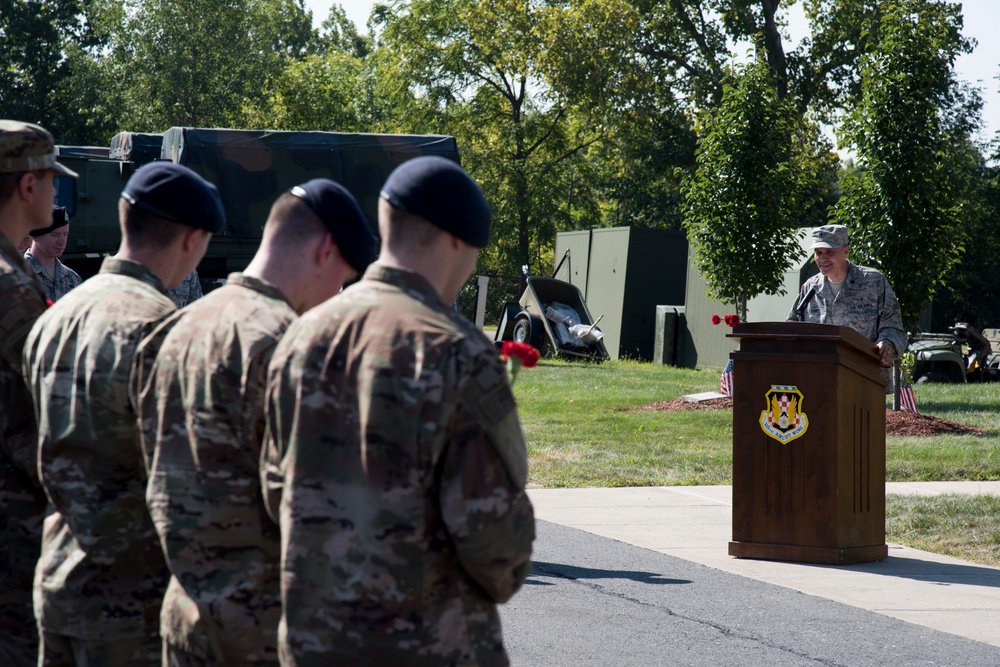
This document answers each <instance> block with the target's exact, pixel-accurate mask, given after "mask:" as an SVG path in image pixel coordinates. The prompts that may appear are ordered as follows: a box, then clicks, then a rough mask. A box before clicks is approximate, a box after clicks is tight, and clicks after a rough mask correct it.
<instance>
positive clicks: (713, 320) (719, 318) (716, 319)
mask: <svg viewBox="0 0 1000 667" xmlns="http://www.w3.org/2000/svg"><path fill="white" fill-rule="evenodd" d="M726 317H729V316H728V315H726ZM721 321H722V318H721V317H719V316H718V315H712V324H718V323H719V322H721Z"/></svg>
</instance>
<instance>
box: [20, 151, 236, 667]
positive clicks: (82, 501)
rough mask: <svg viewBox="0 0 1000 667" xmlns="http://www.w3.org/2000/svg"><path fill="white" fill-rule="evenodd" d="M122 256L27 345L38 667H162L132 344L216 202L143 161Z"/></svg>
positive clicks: (130, 194)
mask: <svg viewBox="0 0 1000 667" xmlns="http://www.w3.org/2000/svg"><path fill="white" fill-rule="evenodd" d="M119 213H120V219H121V227H122V244H121V249H120V250H119V252H118V254H117V255H116V256H115V257H109V258H107V259H106V260H105V261H104V264H103V265H102V266H101V271H100V273H99V274H98V275H96V276H94V277H93V278H91V279H90V280H87V281H86V282H84V283H83V284H82V285H81V286H80V287H78V288H76V289H75V290H73V291H72V292H70V293H69V294H67V295H66V296H65V297H64V298H62V299H60V300H59V301H57V302H56V303H55V304H54V305H53V306H52V307H51V308H49V309H48V310H47V311H46V312H45V314H43V315H42V316H41V317H40V318H39V319H38V322H37V323H36V324H35V326H34V328H33V329H32V330H31V333H30V334H29V336H28V340H27V342H26V344H25V359H24V362H25V375H26V380H27V383H28V386H29V389H30V390H31V393H32V398H33V400H34V404H35V410H36V412H37V414H38V416H39V419H38V435H39V438H38V440H39V445H38V447H39V452H38V459H39V472H40V474H41V478H42V484H43V485H44V486H45V491H46V494H47V496H48V498H49V502H50V505H49V508H48V511H47V515H46V518H45V525H44V529H43V538H42V555H41V558H40V559H39V561H38V566H37V568H36V571H35V591H34V602H35V617H36V618H37V620H38V625H39V634H40V644H41V647H40V652H39V662H38V664H39V665H40V666H48V665H52V666H62V665H101V666H112V665H157V666H158V665H159V664H160V661H161V646H160V639H159V613H160V603H161V600H162V597H163V591H164V589H165V587H166V584H167V569H166V565H165V562H164V558H163V552H162V550H161V548H160V543H159V540H158V539H157V537H156V532H155V530H154V529H153V524H152V521H151V520H150V518H149V513H148V511H147V510H146V503H145V491H146V475H145V469H144V465H143V460H142V454H141V450H140V447H139V429H138V426H137V423H136V414H135V411H134V407H133V402H132V400H131V399H132V396H130V393H129V376H130V374H131V372H132V364H133V357H134V352H135V349H136V346H137V345H138V343H139V341H140V340H141V339H142V337H143V335H144V334H146V333H148V331H149V330H150V329H151V328H152V327H153V326H155V325H156V324H158V323H159V322H160V321H161V320H162V319H163V318H164V317H166V316H167V315H169V314H170V313H171V312H173V311H174V304H173V303H172V302H171V301H170V299H169V298H168V297H167V288H168V287H170V286H173V285H177V284H179V283H180V281H181V280H182V279H183V278H184V276H186V275H187V274H188V273H190V272H191V269H192V268H194V267H195V266H196V265H197V264H198V262H199V261H200V260H201V258H202V256H203V255H204V253H205V250H206V248H207V247H208V242H209V239H210V238H211V236H212V234H213V233H216V232H218V231H220V230H221V229H222V228H223V226H224V224H225V217H224V214H223V212H222V203H221V201H220V199H219V195H218V192H217V190H216V189H215V187H214V186H213V185H211V184H210V183H208V182H206V181H205V180H204V179H202V178H201V177H200V176H198V175H197V174H195V173H194V172H193V171H191V170H189V169H187V168H186V167H181V166H178V165H175V164H173V163H169V162H154V163H152V164H150V165H147V166H145V167H142V168H141V169H139V170H138V171H137V172H136V173H135V174H133V176H132V178H131V179H129V182H128V183H127V184H126V186H125V189H124V190H123V191H122V195H121V201H120V202H119Z"/></svg>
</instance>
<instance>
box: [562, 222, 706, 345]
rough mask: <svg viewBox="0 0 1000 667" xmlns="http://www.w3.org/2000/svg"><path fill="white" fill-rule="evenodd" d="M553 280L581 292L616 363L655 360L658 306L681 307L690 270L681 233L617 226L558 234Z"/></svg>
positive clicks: (685, 244)
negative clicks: (679, 305) (564, 282)
mask: <svg viewBox="0 0 1000 667" xmlns="http://www.w3.org/2000/svg"><path fill="white" fill-rule="evenodd" d="M555 257H556V272H555V275H554V277H555V278H558V279H559V280H564V281H566V282H569V283H572V284H573V285H575V286H576V287H577V288H579V290H580V292H581V293H582V294H583V299H584V301H585V302H586V304H587V310H588V311H590V315H591V317H593V318H594V319H597V318H599V317H600V318H602V319H601V321H600V324H598V327H599V328H600V329H601V331H602V332H604V344H605V347H607V350H608V354H609V355H610V356H611V358H612V359H619V358H629V359H639V360H643V361H650V360H652V358H653V348H654V337H655V336H654V334H655V330H656V306H657V305H660V304H664V303H683V302H684V293H685V281H686V276H687V272H688V268H687V267H688V251H687V239H686V238H685V237H684V234H683V233H681V232H673V231H666V230H662V229H642V228H638V227H613V228H610V229H591V230H585V231H578V232H562V233H559V234H557V235H556V255H555Z"/></svg>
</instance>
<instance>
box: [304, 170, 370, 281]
mask: <svg viewBox="0 0 1000 667" xmlns="http://www.w3.org/2000/svg"><path fill="white" fill-rule="evenodd" d="M288 192H289V193H291V194H292V195H295V196H296V197H298V198H299V199H301V200H302V201H303V202H305V203H306V205H307V206H308V207H309V208H311V209H312V211H313V213H315V214H316V215H317V217H319V219H320V220H322V221H323V224H324V225H325V226H326V228H327V229H328V230H329V231H330V234H332V235H333V240H334V241H336V242H337V247H338V248H339V249H340V254H341V255H343V256H344V259H345V260H346V261H347V263H348V264H350V265H351V268H353V269H354V270H355V271H357V272H358V273H364V270H365V269H367V268H368V265H369V264H371V263H372V262H374V261H375V252H376V246H377V245H378V239H376V238H375V234H374V233H373V232H372V230H371V227H370V226H369V225H368V219H367V218H365V214H364V213H363V212H362V211H361V207H360V206H359V205H358V202H357V200H356V199H355V198H354V195H352V194H351V193H350V192H348V191H347V188H345V187H344V186H343V185H341V184H340V183H335V182H333V181H331V180H330V179H328V178H314V179H313V180H311V181H308V182H306V183H303V184H302V185H296V186H295V187H293V188H292V189H291V190H289V191H288Z"/></svg>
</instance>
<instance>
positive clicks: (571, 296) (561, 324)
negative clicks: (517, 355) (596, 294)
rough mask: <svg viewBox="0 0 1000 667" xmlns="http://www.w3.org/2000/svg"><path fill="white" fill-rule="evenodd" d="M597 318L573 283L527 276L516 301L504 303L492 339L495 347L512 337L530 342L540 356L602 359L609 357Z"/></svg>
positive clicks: (512, 338) (514, 339) (522, 341)
mask: <svg viewBox="0 0 1000 667" xmlns="http://www.w3.org/2000/svg"><path fill="white" fill-rule="evenodd" d="M598 321H600V317H598V318H597V320H596V321H595V320H594V319H593V318H592V317H591V316H590V311H588V310H587V304H586V303H585V302H584V300H583V295H582V294H581V293H580V290H579V289H578V288H577V287H576V286H575V285H572V284H570V283H567V282H565V281H562V280H556V279H555V278H544V277H541V276H529V277H528V278H527V287H526V288H525V290H524V293H523V294H522V295H521V299H520V301H518V302H516V303H515V302H513V301H508V302H507V303H506V304H504V309H503V312H502V313H501V315H500V324H499V325H498V326H497V330H496V334H495V335H494V338H493V340H494V342H495V343H496V345H497V347H498V348H499V347H500V346H501V345H502V344H503V342H504V341H509V340H513V341H518V342H521V343H528V344H530V345H533V346H534V347H536V348H537V349H538V351H539V352H540V353H541V354H542V355H543V356H554V355H562V356H565V357H569V358H575V359H586V360H590V361H605V360H607V359H610V358H611V357H610V355H608V350H607V348H606V347H605V346H604V341H603V338H604V335H603V334H602V333H601V330H600V329H599V328H598V327H597V323H598Z"/></svg>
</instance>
